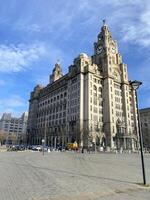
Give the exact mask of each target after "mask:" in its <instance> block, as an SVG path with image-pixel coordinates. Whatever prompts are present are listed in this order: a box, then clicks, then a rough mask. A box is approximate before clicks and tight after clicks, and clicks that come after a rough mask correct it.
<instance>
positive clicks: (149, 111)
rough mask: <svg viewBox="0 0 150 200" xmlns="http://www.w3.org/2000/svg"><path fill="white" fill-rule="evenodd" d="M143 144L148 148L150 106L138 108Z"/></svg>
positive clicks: (149, 148) (149, 146) (149, 139)
mask: <svg viewBox="0 0 150 200" xmlns="http://www.w3.org/2000/svg"><path fill="white" fill-rule="evenodd" d="M140 120H141V129H142V135H143V146H144V148H146V149H148V150H150V108H143V109H140Z"/></svg>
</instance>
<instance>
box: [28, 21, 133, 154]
mask: <svg viewBox="0 0 150 200" xmlns="http://www.w3.org/2000/svg"><path fill="white" fill-rule="evenodd" d="M29 102H30V105H29V120H28V137H29V141H30V143H32V144H41V141H42V138H45V141H46V144H47V145H51V146H56V145H57V144H59V145H66V144H67V143H68V142H69V143H70V142H74V141H76V142H77V143H78V144H79V146H81V147H82V146H83V147H85V148H86V147H88V146H92V145H96V146H97V147H98V146H103V147H110V148H112V149H113V148H117V149H120V148H123V149H133V150H134V149H135V148H136V147H137V114H136V113H137V110H136V102H135V94H134V91H133V89H132V87H131V85H130V81H129V80H128V72H127V66H126V65H125V64H124V63H123V62H122V57H121V55H120V53H119V51H118V46H117V42H116V40H114V39H113V38H112V34H111V33H110V31H109V28H108V26H107V25H106V24H105V22H104V24H103V26H102V28H101V31H100V33H99V34H98V37H97V42H95V43H94V54H93V55H92V56H90V57H89V56H87V55H86V54H85V53H81V54H80V55H79V56H78V57H77V58H75V59H74V62H73V64H72V65H71V66H69V70H68V73H67V74H66V75H63V74H62V70H61V66H60V64H59V63H56V65H55V67H54V69H53V72H52V74H51V75H50V80H49V84H48V85H47V86H46V87H42V86H40V85H37V86H36V87H35V88H34V90H33V92H31V96H30V100H29Z"/></svg>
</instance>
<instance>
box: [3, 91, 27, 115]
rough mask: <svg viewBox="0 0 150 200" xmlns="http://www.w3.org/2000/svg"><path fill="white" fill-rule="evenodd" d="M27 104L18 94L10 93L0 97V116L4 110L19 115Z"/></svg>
mask: <svg viewBox="0 0 150 200" xmlns="http://www.w3.org/2000/svg"><path fill="white" fill-rule="evenodd" d="M26 106H27V103H26V101H25V100H24V99H23V98H21V97H20V96H19V95H17V94H15V95H11V96H8V97H7V98H1V99H0V116H2V114H3V113H4V112H7V113H12V114H13V115H14V116H17V117H18V116H20V115H21V113H23V112H25V109H27V108H26Z"/></svg>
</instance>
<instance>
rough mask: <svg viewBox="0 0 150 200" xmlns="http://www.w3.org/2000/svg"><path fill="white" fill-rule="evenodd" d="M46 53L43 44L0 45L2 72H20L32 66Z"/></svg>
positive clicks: (0, 66)
mask: <svg viewBox="0 0 150 200" xmlns="http://www.w3.org/2000/svg"><path fill="white" fill-rule="evenodd" d="M45 53H46V49H45V46H44V45H43V44H42V43H37V44H32V45H28V46H27V45H25V44H19V45H17V46H16V45H9V46H6V45H2V44H1V45H0V71H1V72H19V71H21V70H25V69H27V68H29V67H30V66H31V64H32V63H33V62H35V61H38V60H39V59H40V58H41V57H42V56H43V55H44V54H45Z"/></svg>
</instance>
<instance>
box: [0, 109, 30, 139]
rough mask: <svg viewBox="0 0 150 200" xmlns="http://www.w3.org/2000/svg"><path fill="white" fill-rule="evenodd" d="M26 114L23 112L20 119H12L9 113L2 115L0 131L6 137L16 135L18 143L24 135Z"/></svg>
mask: <svg viewBox="0 0 150 200" xmlns="http://www.w3.org/2000/svg"><path fill="white" fill-rule="evenodd" d="M27 119H28V112H24V113H23V114H22V116H21V117H19V118H16V117H12V116H11V113H4V114H3V115H2V117H1V120H0V130H3V131H4V132H6V133H8V135H13V134H16V136H17V140H18V141H20V140H22V138H23V137H24V136H25V135H26V130H27Z"/></svg>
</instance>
